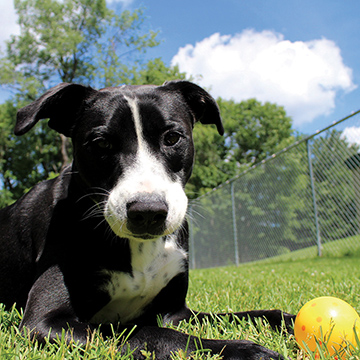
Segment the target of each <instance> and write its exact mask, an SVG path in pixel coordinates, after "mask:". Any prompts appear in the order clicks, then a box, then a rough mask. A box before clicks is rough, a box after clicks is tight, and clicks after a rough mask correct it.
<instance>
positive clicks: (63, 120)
mask: <svg viewBox="0 0 360 360" xmlns="http://www.w3.org/2000/svg"><path fill="white" fill-rule="evenodd" d="M95 91H96V90H94V89H92V88H90V87H86V86H83V85H79V84H69V83H62V84H59V85H57V86H54V87H53V88H51V89H49V90H48V91H47V92H45V93H44V94H43V95H42V96H41V97H39V98H38V99H37V100H35V101H34V102H32V103H31V104H29V105H27V106H25V107H23V108H22V109H20V110H19V111H18V113H17V118H16V126H15V131H14V132H15V135H23V134H25V133H26V132H28V131H29V130H30V129H31V128H32V127H33V126H34V125H35V124H36V123H37V122H38V121H39V120H41V119H47V118H49V119H50V121H49V126H50V127H51V128H52V129H54V130H56V131H58V132H59V133H62V134H64V135H65V136H71V130H72V128H73V126H74V125H75V119H76V115H77V110H78V109H79V107H80V106H81V105H82V103H83V100H84V99H85V97H86V96H87V95H89V94H90V93H91V92H95Z"/></svg>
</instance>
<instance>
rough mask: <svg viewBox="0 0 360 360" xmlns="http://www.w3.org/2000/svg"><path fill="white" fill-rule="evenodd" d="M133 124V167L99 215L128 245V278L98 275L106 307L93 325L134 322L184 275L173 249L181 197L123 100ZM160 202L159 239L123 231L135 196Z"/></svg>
mask: <svg viewBox="0 0 360 360" xmlns="http://www.w3.org/2000/svg"><path fill="white" fill-rule="evenodd" d="M126 100H127V102H128V104H129V106H130V109H131V112H132V115H133V120H134V124H135V131H136V136H137V141H138V150H137V154H136V161H135V162H134V164H133V166H131V167H129V168H128V169H125V173H124V176H123V177H122V178H121V179H120V180H119V182H118V184H117V185H116V186H115V187H114V189H113V190H112V191H111V192H110V194H109V197H108V200H107V203H106V205H105V210H104V215H105V218H106V220H107V221H108V223H109V224H110V226H111V228H112V230H113V232H114V233H115V234H116V235H118V236H119V237H122V238H127V239H129V243H130V250H131V266H132V273H131V274H129V273H124V272H114V271H108V270H104V272H105V273H106V274H108V275H110V281H109V282H108V283H107V284H105V285H104V287H103V290H104V291H106V292H107V293H108V294H109V295H110V298H111V300H110V302H109V303H108V304H107V305H106V306H105V307H104V308H102V309H101V310H100V311H99V312H98V313H97V314H95V315H94V316H93V318H92V319H91V322H93V323H109V322H114V321H120V322H122V323H127V322H129V321H131V320H132V319H135V318H136V317H138V316H140V315H141V313H142V312H143V310H144V308H145V307H146V305H148V304H149V303H150V302H151V301H152V300H153V299H154V297H155V296H156V295H157V294H158V293H159V292H160V291H161V289H162V288H164V287H165V286H166V285H167V284H168V283H169V281H170V280H171V279H172V278H173V277H175V276H176V275H177V274H179V273H181V272H183V271H184V264H185V261H184V260H185V259H186V257H187V254H186V252H185V251H184V250H183V249H181V248H179V247H178V245H177V244H176V239H175V235H174V236H173V235H171V234H172V233H173V232H174V231H175V230H176V229H178V228H179V227H180V226H181V224H182V222H183V219H184V217H185V214H186V209H187V197H186V195H185V193H184V190H183V188H182V185H181V183H180V179H179V181H178V182H177V181H173V180H172V179H171V178H170V177H169V176H168V174H167V172H166V170H165V168H164V166H163V165H162V164H161V162H159V161H158V160H157V159H156V157H155V156H154V155H153V154H151V152H150V151H149V149H148V146H147V143H146V140H145V139H144V136H143V131H142V124H141V116H140V113H139V107H138V104H137V102H136V99H130V98H127V99H126ZM141 193H150V194H154V195H156V196H160V197H162V198H163V199H164V201H165V202H166V204H167V206H168V215H167V218H166V223H165V230H164V233H163V234H162V235H161V236H158V237H154V238H153V239H152V240H149V239H147V240H143V239H141V238H139V237H138V235H135V234H132V233H131V231H130V230H129V229H128V227H127V209H126V205H127V204H128V203H129V202H131V201H132V200H133V199H135V198H136V197H137V196H138V194H141Z"/></svg>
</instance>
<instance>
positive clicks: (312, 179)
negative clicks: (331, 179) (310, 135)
mask: <svg viewBox="0 0 360 360" xmlns="http://www.w3.org/2000/svg"><path fill="white" fill-rule="evenodd" d="M306 148H307V155H308V166H309V175H310V184H311V193H312V200H313V207H314V217H315V228H316V243H317V247H318V256H321V255H322V254H321V235H320V227H319V218H318V210H317V203H316V189H315V181H314V173H313V168H312V161H311V146H310V141H309V140H306Z"/></svg>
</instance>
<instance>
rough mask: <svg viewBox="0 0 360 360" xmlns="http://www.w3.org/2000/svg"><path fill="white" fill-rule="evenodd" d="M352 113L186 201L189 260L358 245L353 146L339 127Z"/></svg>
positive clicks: (210, 262) (357, 168) (359, 123)
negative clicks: (188, 222)
mask: <svg viewBox="0 0 360 360" xmlns="http://www.w3.org/2000/svg"><path fill="white" fill-rule="evenodd" d="M359 113H360V111H358V112H356V113H354V114H352V115H350V116H348V117H346V118H344V119H342V120H340V121H338V122H337V123H335V124H333V125H331V126H329V127H327V128H326V129H324V130H322V131H319V132H317V133H316V134H313V135H312V136H309V137H307V138H305V139H302V140H300V141H298V142H296V143H295V144H293V145H292V146H290V147H288V148H286V149H284V150H282V151H280V152H279V153H277V154H274V155H273V156H272V157H270V158H268V159H266V160H264V161H263V162H261V163H259V164H257V165H255V166H252V167H251V168H250V169H248V170H246V171H244V172H243V173H242V174H240V175H238V176H237V177H236V178H234V179H231V180H229V181H227V182H226V183H225V184H222V185H221V186H219V187H218V188H216V189H214V190H213V191H212V192H210V193H208V194H206V195H204V196H202V197H200V198H198V199H195V200H193V201H191V203H190V207H189V219H190V266H191V267H192V268H204V267H215V266H223V265H229V264H236V265H238V264H240V263H245V262H250V261H255V260H262V259H266V258H270V257H274V256H282V257H284V255H285V254H289V253H291V252H293V251H298V250H300V249H305V248H308V249H309V251H314V252H317V254H318V255H322V253H333V254H337V253H338V252H339V251H342V252H343V253H344V252H349V253H352V252H356V251H358V250H360V191H359V189H360V148H359V145H358V144H355V143H350V141H349V140H348V139H347V138H346V137H344V132H343V131H342V130H340V129H343V128H345V127H347V128H351V127H360V116H359ZM359 143H360V140H359ZM285 256H286V255H285Z"/></svg>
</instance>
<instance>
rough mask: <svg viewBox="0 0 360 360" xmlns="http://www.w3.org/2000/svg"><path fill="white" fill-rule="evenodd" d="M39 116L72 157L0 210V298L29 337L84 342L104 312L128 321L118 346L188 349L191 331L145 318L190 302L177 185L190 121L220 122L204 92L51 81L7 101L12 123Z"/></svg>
mask: <svg viewBox="0 0 360 360" xmlns="http://www.w3.org/2000/svg"><path fill="white" fill-rule="evenodd" d="M44 118H49V119H50V120H49V126H50V127H51V128H53V129H55V130H56V131H58V132H59V133H62V134H64V135H65V136H68V137H71V139H72V143H73V151H74V161H73V164H72V165H71V166H70V167H68V168H66V169H65V170H64V171H63V172H62V173H61V174H60V175H59V177H57V178H56V179H53V180H49V181H45V182H42V183H40V184H38V185H37V186H35V187H34V188H33V189H32V190H31V191H30V192H28V193H27V194H26V195H25V196H23V197H22V198H21V199H20V200H18V201H17V202H16V203H15V204H13V205H12V206H9V207H8V208H6V209H3V210H2V211H1V212H0V302H2V303H4V304H5V305H7V306H11V305H12V304H13V303H15V302H16V303H17V305H18V306H22V307H25V312H24V316H23V319H22V323H21V327H26V328H27V329H30V330H31V331H33V333H34V336H36V338H37V339H38V340H39V341H43V340H44V338H45V337H47V336H49V337H50V339H55V338H56V337H57V335H61V332H62V330H63V329H65V330H71V334H72V336H73V338H74V339H75V340H78V341H80V342H82V343H85V342H86V340H87V337H88V335H89V331H91V330H92V329H95V328H98V326H99V324H103V325H102V326H101V329H102V330H103V332H104V334H105V335H107V331H106V330H107V329H108V328H110V326H109V325H108V324H116V326H119V328H120V330H121V329H123V328H125V327H128V328H129V329H130V328H132V326H133V325H134V324H136V325H137V327H136V330H135V331H134V332H133V333H132V335H131V337H130V338H129V340H128V346H129V347H130V348H131V349H132V350H134V353H133V354H134V357H135V358H137V359H140V358H142V356H141V350H142V349H144V347H145V346H146V349H147V351H151V352H154V353H155V354H156V358H157V359H168V358H170V353H171V352H172V351H177V350H178V349H183V350H184V349H187V350H188V351H189V352H191V351H193V350H196V347H197V346H198V344H199V339H197V338H195V337H190V338H189V336H188V335H186V334H183V333H180V332H177V331H174V330H171V329H168V328H161V327H158V326H157V319H158V315H160V316H161V318H162V319H163V321H164V323H167V322H171V321H172V322H173V323H175V324H176V323H178V322H179V321H180V320H183V319H190V317H191V316H192V315H193V314H194V313H193V312H192V311H191V310H190V309H188V308H187V306H186V303H185V297H186V292H187V288H188V254H187V252H188V227H187V223H186V220H185V215H186V210H187V198H186V196H185V193H184V186H185V183H186V182H187V181H188V179H189V177H190V174H191V170H192V166H193V160H194V145H193V140H192V128H193V125H194V122H195V121H200V122H201V123H203V124H215V125H216V127H217V129H218V131H219V133H220V134H222V133H223V131H224V130H223V126H222V124H221V119H220V115H219V110H218V107H217V105H216V103H215V101H214V99H213V98H212V97H211V96H210V95H209V94H208V93H207V92H206V91H204V90H203V89H201V88H200V87H198V86H197V85H194V84H192V83H190V82H186V81H172V82H167V83H165V84H164V85H162V86H122V87H114V88H106V89H102V90H100V91H97V90H94V89H92V88H90V87H85V86H82V85H77V84H61V85H58V86H56V87H54V88H52V89H50V90H49V91H47V92H46V93H45V94H44V95H42V96H41V97H40V98H39V99H38V100H36V101H34V102H33V103H31V104H30V105H28V106H26V107H25V108H23V109H21V110H20V111H19V112H18V116H17V123H16V127H15V133H16V134H17V135H22V134H24V133H26V132H27V131H29V130H30V129H31V128H32V127H33V126H34V125H35V124H36V123H37V122H38V121H39V120H40V119H44ZM199 291H201V289H199ZM235 315H237V316H238V317H239V318H244V317H246V318H247V317H250V318H254V317H266V318H267V319H268V321H269V322H270V324H271V325H272V326H273V327H276V326H281V322H282V320H285V324H286V326H287V327H288V328H290V326H291V322H292V320H293V316H292V315H289V314H286V313H282V312H281V311H279V310H267V311H266V310H265V311H250V312H242V313H236V314H235ZM197 316H198V318H200V319H202V318H204V317H206V316H208V314H205V313H198V315H197ZM230 316H231V315H230ZM235 319H236V318H235V317H234V320H235ZM201 341H202V348H204V349H210V350H211V351H212V352H213V353H221V354H222V355H223V356H224V358H226V359H247V360H251V359H278V358H281V357H280V356H279V355H278V354H277V353H275V352H273V351H271V350H268V349H266V348H264V347H261V346H259V345H256V344H254V343H252V342H249V341H229V340H227V341H222V340H204V339H203V340H201Z"/></svg>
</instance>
